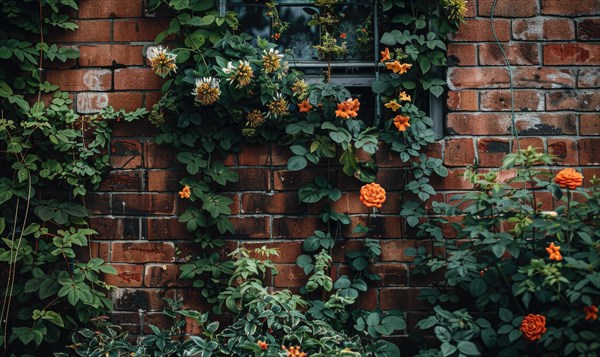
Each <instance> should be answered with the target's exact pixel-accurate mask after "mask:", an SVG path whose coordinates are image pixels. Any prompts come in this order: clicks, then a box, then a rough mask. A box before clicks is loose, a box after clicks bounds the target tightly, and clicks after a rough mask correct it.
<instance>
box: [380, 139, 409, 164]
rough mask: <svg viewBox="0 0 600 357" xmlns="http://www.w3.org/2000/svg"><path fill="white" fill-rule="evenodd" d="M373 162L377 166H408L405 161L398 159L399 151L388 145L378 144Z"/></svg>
mask: <svg viewBox="0 0 600 357" xmlns="http://www.w3.org/2000/svg"><path fill="white" fill-rule="evenodd" d="M375 162H377V166H378V167H395V168H399V167H408V164H407V163H404V162H402V160H400V153H398V152H396V151H393V150H392V149H391V147H390V146H389V145H383V144H382V143H380V144H379V149H378V150H377V152H376V153H375Z"/></svg>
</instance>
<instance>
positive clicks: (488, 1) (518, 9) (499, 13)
mask: <svg viewBox="0 0 600 357" xmlns="http://www.w3.org/2000/svg"><path fill="white" fill-rule="evenodd" d="M477 3H478V5H479V16H485V17H489V16H490V15H491V14H492V4H493V3H494V0H478V2H477ZM538 11H539V9H538V2H537V0H519V1H513V0H499V1H497V2H496V6H495V8H494V14H493V15H494V17H531V16H536V15H537V14H538Z"/></svg>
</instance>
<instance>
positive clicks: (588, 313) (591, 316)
mask: <svg viewBox="0 0 600 357" xmlns="http://www.w3.org/2000/svg"><path fill="white" fill-rule="evenodd" d="M583 312H585V319H586V321H587V320H598V307H597V306H585V307H584V308H583Z"/></svg>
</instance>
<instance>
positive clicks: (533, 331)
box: [520, 314, 546, 342]
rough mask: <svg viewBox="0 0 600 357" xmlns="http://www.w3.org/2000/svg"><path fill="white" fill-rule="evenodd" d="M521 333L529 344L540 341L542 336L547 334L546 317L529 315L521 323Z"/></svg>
mask: <svg viewBox="0 0 600 357" xmlns="http://www.w3.org/2000/svg"><path fill="white" fill-rule="evenodd" d="M520 330H521V332H523V338H525V339H526V340H527V341H529V342H533V341H535V340H539V339H540V338H541V337H542V334H544V333H545V332H546V317H544V316H543V315H534V314H529V315H527V316H525V317H524V318H523V321H521V327H520Z"/></svg>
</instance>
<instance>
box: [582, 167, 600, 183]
mask: <svg viewBox="0 0 600 357" xmlns="http://www.w3.org/2000/svg"><path fill="white" fill-rule="evenodd" d="M581 171H582V172H583V187H591V186H592V185H591V184H590V180H591V179H592V178H593V177H596V178H600V168H599V167H584V168H583V170H581Z"/></svg>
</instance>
